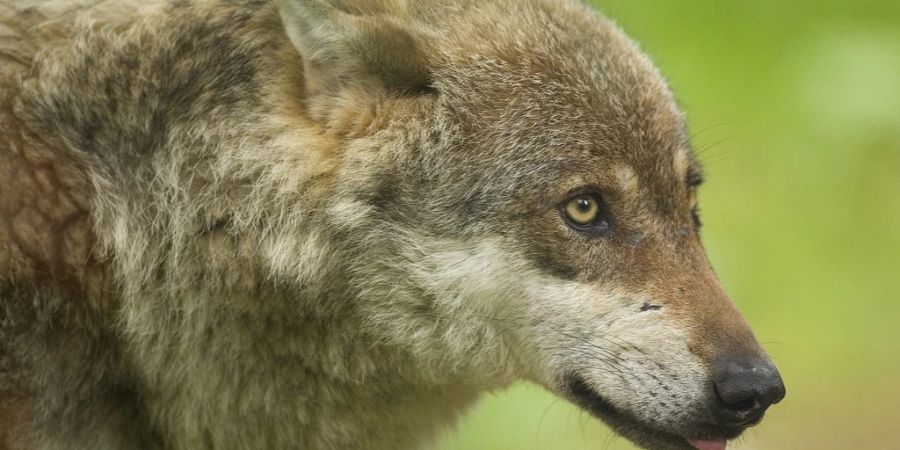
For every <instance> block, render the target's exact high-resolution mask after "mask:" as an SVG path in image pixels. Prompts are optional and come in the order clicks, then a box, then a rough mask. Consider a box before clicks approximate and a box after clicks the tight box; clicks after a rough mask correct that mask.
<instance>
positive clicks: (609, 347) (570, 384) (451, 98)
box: [279, 0, 785, 449]
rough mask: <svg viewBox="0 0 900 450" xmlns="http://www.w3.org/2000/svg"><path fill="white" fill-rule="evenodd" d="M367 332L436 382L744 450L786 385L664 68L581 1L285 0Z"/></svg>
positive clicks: (629, 429)
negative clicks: (755, 322)
mask: <svg viewBox="0 0 900 450" xmlns="http://www.w3.org/2000/svg"><path fill="white" fill-rule="evenodd" d="M279 7H280V11H281V17H282V21H283V22H284V26H285V28H286V30H287V34H288V36H289V37H290V39H291V41H292V43H293V44H294V47H296V50H297V51H298V52H299V54H300V56H301V57H302V60H303V63H304V73H303V77H304V84H305V85H304V89H303V92H302V95H301V98H300V99H299V101H301V102H303V104H304V105H305V110H306V111H307V112H308V114H309V116H311V117H312V118H313V119H314V120H315V121H316V122H317V123H319V124H320V125H321V126H322V129H323V132H324V133H327V134H331V135H333V136H337V137H338V138H339V139H340V140H341V142H342V144H341V150H340V152H341V153H340V156H339V158H340V160H341V164H340V169H339V170H338V173H337V175H336V182H335V188H334V192H333V193H332V196H331V199H330V200H329V202H328V203H329V204H328V205H327V206H326V207H325V208H326V210H327V216H328V221H329V224H330V226H332V227H333V229H335V230H338V231H336V232H337V233H338V234H339V235H340V236H342V237H343V240H344V242H345V246H346V248H347V254H348V258H349V261H350V262H349V263H348V265H349V267H350V273H351V277H350V278H351V286H352V288H351V289H352V290H353V292H354V293H355V295H356V297H357V299H358V300H357V301H358V303H359V308H360V309H361V310H363V311H364V312H365V314H364V317H366V327H367V329H368V330H369V331H370V332H371V333H373V334H374V335H375V336H377V337H378V338H379V339H381V340H383V341H384V342H386V343H388V344H389V345H392V346H395V347H396V348H398V349H402V351H404V352H407V353H408V354H409V355H412V357H413V359H414V360H415V361H416V367H414V368H410V371H411V372H416V373H418V374H420V376H422V377H425V378H426V379H428V380H430V381H433V382H435V383H444V382H445V383H451V382H453V383H467V384H471V385H477V386H482V387H484V388H492V387H497V386H502V385H505V384H506V383H508V382H510V381H511V380H514V379H527V380H530V381H533V382H535V383H538V384H540V385H542V386H544V387H546V388H547V389H549V390H551V391H553V392H555V393H556V394H558V395H560V396H563V397H565V398H568V399H570V400H571V401H573V402H575V403H576V404H578V405H580V406H582V407H584V408H586V409H587V410H589V411H590V412H592V413H594V414H595V415H597V416H598V417H600V418H601V419H603V420H605V421H606V422H607V423H609V424H610V425H611V426H612V427H614V428H615V429H616V430H617V431H618V432H620V433H622V434H623V435H625V436H626V437H628V438H629V439H631V440H633V441H635V442H637V443H638V444H640V445H644V446H648V447H653V448H673V449H675V448H691V446H694V447H697V448H703V449H705V448H723V447H724V446H725V440H726V439H730V438H734V437H736V436H737V435H739V434H740V433H741V432H742V431H743V430H744V429H745V428H746V427H748V426H751V425H754V424H756V423H757V422H758V421H759V420H760V419H761V418H762V416H763V413H764V411H765V410H766V408H767V407H768V406H769V405H771V404H773V403H776V402H778V401H779V400H781V398H782V397H783V396H784V392H785V391H784V386H783V384H782V382H781V379H780V377H779V375H778V372H777V371H776V369H775V367H774V365H773V364H772V363H771V361H770V360H769V358H768V356H767V355H766V354H765V352H764V351H763V349H762V348H761V347H760V345H759V344H758V343H757V341H756V340H755V338H754V337H753V334H752V332H751V331H750V329H749V327H748V325H747V324H746V322H745V321H744V319H743V318H742V317H741V315H740V313H739V312H738V311H737V310H736V308H735V307H734V305H733V304H732V302H731V301H730V300H729V298H728V296H727V294H726V293H725V292H724V290H723V289H722V287H721V285H720V283H719V281H718V280H717V279H716V276H715V274H714V272H713V270H712V268H711V267H710V264H709V261H708V259H707V257H706V255H705V252H704V249H703V245H702V243H701V240H700V235H699V229H700V220H699V218H698V212H697V188H698V186H699V185H700V183H701V179H702V177H701V169H700V167H699V164H698V161H697V159H696V157H695V156H694V154H693V152H692V150H691V147H690V144H689V142H688V139H687V135H686V131H685V123H684V118H683V116H682V114H681V113H680V112H679V110H678V108H677V107H676V105H675V102H674V100H673V97H672V94H671V93H670V91H669V89H668V87H667V85H666V83H665V81H664V80H663V79H662V77H661V76H660V74H659V73H658V71H657V70H656V69H655V68H654V66H653V65H652V64H651V62H650V61H649V60H648V59H647V58H646V57H645V56H644V55H643V54H641V53H640V51H639V50H638V48H637V47H636V46H635V45H634V44H633V43H632V42H631V41H630V40H629V39H628V38H627V37H626V36H625V35H624V34H623V33H622V32H621V31H620V30H619V29H618V28H617V27H616V26H615V25H614V24H612V23H610V22H609V21H608V20H606V19H604V18H602V17H601V16H599V15H598V14H596V13H595V12H594V11H592V10H590V9H589V8H588V7H586V6H584V5H582V4H580V3H578V2H575V1H571V0H529V1H520V0H489V1H482V0H479V1H463V0H458V1H416V2H413V1H403V0H366V1H364V0H342V1H337V0H335V1H332V2H329V3H326V2H322V1H316V0H281V1H280V3H279Z"/></svg>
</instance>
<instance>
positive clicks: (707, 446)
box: [687, 439, 728, 450]
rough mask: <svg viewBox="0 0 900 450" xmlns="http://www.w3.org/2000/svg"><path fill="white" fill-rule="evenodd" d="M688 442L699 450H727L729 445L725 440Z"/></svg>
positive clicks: (689, 440) (694, 440) (690, 440)
mask: <svg viewBox="0 0 900 450" xmlns="http://www.w3.org/2000/svg"><path fill="white" fill-rule="evenodd" d="M687 441H688V442H689V443H690V444H691V445H693V446H694V448H696V449H697V450H725V446H726V445H728V444H727V443H726V442H725V439H719V440H715V441H707V440H703V439H688V440H687Z"/></svg>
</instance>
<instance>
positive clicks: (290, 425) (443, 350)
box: [0, 0, 774, 449]
mask: <svg viewBox="0 0 900 450" xmlns="http://www.w3.org/2000/svg"><path fill="white" fill-rule="evenodd" d="M277 3H278V4H272V3H270V2H267V1H262V0H239V1H219V0H197V1H191V2H172V3H168V2H159V3H155V2H151V3H150V4H147V5H141V7H140V8H137V7H134V6H135V5H134V4H131V3H127V2H106V1H100V0H79V1H59V0H48V1H38V0H15V1H13V2H7V3H4V4H3V5H2V7H0V25H2V30H0V31H2V33H0V186H3V187H4V188H3V190H2V191H0V308H2V309H0V404H3V405H6V408H5V409H4V412H3V413H2V415H0V445H4V444H5V445H6V446H14V445H18V446H20V447H22V448H52V449H56V448H110V449H114V448H136V449H137V448H140V449H153V448H173V449H195V448H294V447H296V448H308V449H330V448H373V449H379V448H408V447H417V446H421V445H425V444H427V442H429V440H431V439H433V437H434V436H435V435H436V434H437V433H438V431H439V430H441V429H442V427H446V426H448V425H452V424H453V423H454V421H455V420H456V418H457V417H458V416H459V415H460V414H461V413H462V412H463V411H465V410H466V408H468V407H469V406H470V405H471V404H472V403H473V402H474V401H475V399H476V398H477V397H478V395H479V394H480V393H482V392H485V391H489V390H492V389H499V388H502V387H504V386H507V385H508V384H510V383H511V382H513V381H515V380H518V379H526V380H531V381H534V382H536V383H539V384H541V385H543V386H545V387H546V388H547V389H549V390H551V391H553V392H555V393H557V394H558V395H561V396H564V397H567V398H570V399H572V400H573V401H576V402H579V403H581V404H582V405H583V406H585V407H586V408H588V409H590V410H591V411H592V412H595V413H597V414H598V415H599V416H600V417H601V418H603V419H604V420H607V421H608V422H609V423H611V424H612V425H613V426H614V427H615V428H616V429H617V430H618V431H620V432H622V433H624V434H626V436H628V437H629V438H630V439H632V440H634V441H635V442H638V443H639V444H641V445H644V446H648V447H655V448H673V449H683V448H686V446H687V445H688V444H687V442H686V441H685V438H689V437H696V436H708V435H709V436H711V435H716V436H719V435H722V436H725V434H723V433H724V432H721V431H720V430H712V431H711V429H710V428H709V427H708V426H707V425H706V424H707V423H708V422H709V421H710V420H712V419H711V418H710V417H711V416H710V414H711V413H710V411H709V408H708V405H709V404H710V402H711V399H713V397H714V396H715V393H714V392H711V391H710V390H709V389H708V387H709V381H708V380H709V377H710V371H711V369H710V367H711V366H712V365H714V364H715V363H716V361H718V360H719V359H721V358H724V357H727V356H735V355H748V356H753V357H759V358H765V354H764V352H763V350H762V349H761V348H760V347H759V345H758V344H757V343H756V341H755V338H754V337H753V335H752V333H751V332H750V330H749V327H748V326H747V324H746V323H745V322H744V319H743V318H742V317H741V316H740V314H739V313H738V312H737V310H736V308H735V307H734V305H733V304H732V303H731V301H730V300H729V299H728V297H727V295H726V294H725V292H724V291H723V289H722V288H721V286H720V285H719V282H718V280H717V279H716V277H715V275H714V273H713V271H712V269H711V267H710V265H709V262H708V260H707V258H706V256H705V254H704V251H703V248H702V244H701V242H700V238H699V234H698V226H699V224H698V223H697V222H696V218H695V208H696V206H697V194H696V188H697V186H696V184H697V183H695V182H694V181H695V180H696V179H697V178H698V177H699V172H700V168H699V165H698V163H697V161H696V160H695V158H693V156H691V150H690V145H689V143H688V142H687V137H686V132H685V123H684V119H683V117H682V114H681V113H680V112H679V110H678V109H677V107H676V105H675V103H674V101H673V98H672V95H671V93H670V92H669V90H668V87H667V86H666V84H665V82H664V80H663V79H662V77H661V76H660V75H659V73H658V72H657V70H656V69H655V68H654V67H653V65H652V64H651V63H650V61H649V60H648V59H647V58H646V57H645V56H643V55H642V54H641V53H640V52H639V51H638V49H637V47H636V46H635V45H634V44H633V43H632V42H631V41H630V40H628V39H627V38H626V37H625V36H624V34H622V32H621V31H620V30H619V29H618V28H617V27H615V26H614V25H612V24H611V23H610V22H609V21H607V20H606V19H603V18H602V17H599V16H598V15H596V14H595V13H593V12H592V11H590V10H589V9H587V8H586V7H585V6H584V5H581V4H578V3H577V2H572V1H567V0H532V1H527V2H523V1H518V0H490V1H469V0H454V1H436V0H429V1H424V0H423V1H416V2H413V1H406V0H335V1H332V2H330V3H322V2H318V1H313V0H284V1H280V2H277ZM586 189H587V190H589V191H590V192H593V193H596V194H597V195H600V196H601V197H602V199H603V202H604V208H605V209H604V211H605V212H606V213H607V214H609V217H610V229H609V231H608V233H607V234H604V235H591V234H588V233H582V232H579V231H577V230H575V229H574V228H572V227H571V226H568V225H567V224H566V222H565V220H564V218H563V217H562V216H561V213H560V207H559V206H560V205H562V204H565V202H566V201H567V200H568V199H570V198H571V197H572V196H573V195H575V194H579V193H583V191H585V190H586ZM773 370H774V369H773ZM573 380H575V381H577V382H578V383H574V384H573ZM572 386H582V387H584V389H589V390H592V391H594V392H596V395H598V396H601V397H603V399H604V402H608V403H609V404H610V405H612V406H611V408H612V409H610V410H601V409H598V407H597V405H588V404H584V400H583V399H579V398H575V397H574V392H573V387H572ZM650 394H652V395H650ZM741 430H742V428H741V429H738V430H736V431H735V430H731V431H729V433H728V434H727V437H732V436H734V435H736V433H739V432H740V431H741ZM14 448H15V447H14Z"/></svg>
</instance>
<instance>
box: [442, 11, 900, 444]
mask: <svg viewBox="0 0 900 450" xmlns="http://www.w3.org/2000/svg"><path fill="white" fill-rule="evenodd" d="M594 3H595V4H596V5H597V6H598V8H600V9H601V10H602V11H603V12H604V13H606V14H607V15H608V16H610V17H612V18H613V19H615V20H616V21H617V22H618V23H619V24H620V25H622V27H623V28H624V29H625V30H626V32H627V33H629V34H630V35H631V36H632V37H634V38H635V39H636V40H637V41H638V42H639V43H640V44H641V46H642V48H643V49H644V50H645V51H646V52H647V53H649V54H650V55H651V57H652V58H653V59H654V60H655V61H656V63H657V64H658V65H659V66H660V67H661V69H662V71H663V73H664V74H665V75H666V76H667V77H668V78H669V80H670V82H671V85H672V88H673V89H674V91H675V92H676V95H677V96H678V98H679V101H680V103H681V105H682V106H683V108H684V109H685V110H686V112H687V114H688V118H689V121H690V126H691V130H692V132H693V133H694V139H693V141H694V144H695V146H696V147H697V149H698V150H699V152H700V155H701V159H703V160H704V161H705V164H706V170H707V179H708V182H707V184H706V185H705V186H704V188H703V190H702V192H701V205H702V208H703V216H704V222H705V228H704V237H705V241H706V245H707V249H708V251H709V254H710V257H711V259H712V261H713V264H714V265H715V267H716V268H717V270H718V273H719V275H720V277H721V278H722V281H723V283H724V284H725V286H726V288H727V289H728V290H729V292H730V293H731V295H732V297H733V298H734V300H735V301H736V302H737V304H738V305H739V307H740V308H741V309H742V311H743V312H744V314H745V315H746V317H747V319H748V320H749V322H750V323H751V325H752V326H753V327H754V329H755V331H756V333H757V336H758V337H759V339H760V341H761V342H763V344H764V345H765V346H766V348H767V349H768V351H769V352H770V354H771V355H772V356H773V358H774V359H775V361H776V362H777V364H778V365H779V367H780V369H781V371H782V374H783V375H784V378H785V380H786V384H787V387H788V396H787V398H786V400H785V401H784V402H782V403H781V404H779V405H776V406H775V407H773V408H772V409H771V410H770V412H769V413H768V415H767V418H766V420H765V421H764V422H763V424H762V425H760V426H759V427H757V428H754V429H752V430H750V431H749V432H748V433H746V434H745V437H743V438H742V439H741V440H740V441H739V442H737V443H736V444H735V445H733V446H731V447H730V448H737V449H747V450H749V449H857V448H859V449H863V448H865V449H900V430H898V428H897V427H898V426H900V408H898V406H897V405H898V404H900V1H897V0H857V1H841V0H826V1H812V0H792V1H790V2H786V1H783V0H691V1H688V0H670V1H653V2H651V1H646V0H595V1H594ZM439 448H442V449H446V450H456V449H460V450H461V449H466V450H477V449H523V450H527V449H630V448H634V447H633V446H631V445H630V444H629V443H628V442H627V441H625V440H624V439H622V438H619V437H615V436H614V435H613V434H612V433H611V432H610V431H609V429H608V428H606V427H605V426H603V425H602V424H601V423H600V422H599V421H597V420H595V419H593V418H591V417H590V416H589V415H588V414H586V413H583V412H581V411H579V410H578V409H577V408H575V407H574V406H571V405H569V404H568V403H567V402H565V401H564V400H560V399H557V398H555V397H553V396H552V395H551V394H549V393H546V392H544V391H542V390H541V389H539V388H537V387H534V386H529V385H521V386H517V387H514V388H512V389H510V390H507V391H505V392H502V393H498V394H497V395H495V396H490V397H487V398H485V400H484V401H483V402H482V403H481V404H480V405H479V406H478V407H477V408H476V410H475V411H473V414H471V415H469V416H468V417H467V418H466V419H465V420H464V421H463V422H462V424H461V426H460V427H459V430H458V431H457V432H456V433H453V434H448V435H447V437H446V438H445V439H444V440H443V441H442V442H441V444H440V445H439Z"/></svg>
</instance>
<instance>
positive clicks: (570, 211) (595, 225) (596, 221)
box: [563, 194, 609, 231]
mask: <svg viewBox="0 0 900 450" xmlns="http://www.w3.org/2000/svg"><path fill="white" fill-rule="evenodd" d="M563 213H564V215H565V218H566V221H567V222H568V223H569V225H570V226H572V227H573V228H575V229H577V230H579V231H594V230H596V231H603V230H605V229H606V228H608V227H609V222H608V221H607V220H606V218H605V217H604V215H603V203H602V201H601V200H600V198H599V197H597V196H596V195H593V194H583V195H579V196H577V197H573V198H572V199H570V200H568V201H567V202H566V204H565V205H564V207H563Z"/></svg>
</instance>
